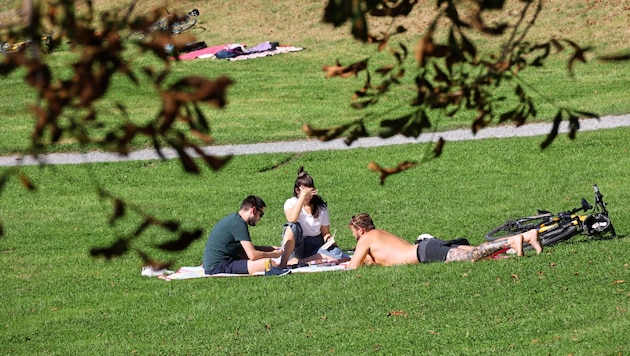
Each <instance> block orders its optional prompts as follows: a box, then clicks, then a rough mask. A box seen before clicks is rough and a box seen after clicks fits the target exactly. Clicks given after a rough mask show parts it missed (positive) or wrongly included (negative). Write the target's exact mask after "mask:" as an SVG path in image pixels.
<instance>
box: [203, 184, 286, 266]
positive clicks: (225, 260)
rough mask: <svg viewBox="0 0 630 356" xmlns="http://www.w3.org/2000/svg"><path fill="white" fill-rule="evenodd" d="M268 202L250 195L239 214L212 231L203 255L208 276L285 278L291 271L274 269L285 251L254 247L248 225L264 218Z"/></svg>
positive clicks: (235, 214) (218, 224)
mask: <svg viewBox="0 0 630 356" xmlns="http://www.w3.org/2000/svg"><path fill="white" fill-rule="evenodd" d="M265 206H266V205H265V202H264V201H263V200H262V199H261V198H259V197H257V196H253V195H250V196H248V197H247V198H245V199H244V200H243V202H242V203H241V208H240V210H239V211H238V212H236V213H232V214H229V215H228V216H226V217H225V218H223V219H222V220H221V221H219V222H218V223H217V224H216V225H215V227H214V228H213V229H212V232H210V236H209V237H208V241H207V242H206V247H205V249H204V252H203V269H204V272H205V273H206V274H217V273H234V274H255V273H258V272H263V271H264V272H265V275H275V276H279V275H284V274H287V273H289V270H286V269H280V268H278V267H275V266H272V261H271V259H272V258H276V257H280V256H281V255H282V250H280V249H279V248H277V247H273V246H254V244H253V243H252V240H251V238H250V236H249V226H256V223H257V222H258V221H260V219H262V217H263V215H265V212H264V209H265Z"/></svg>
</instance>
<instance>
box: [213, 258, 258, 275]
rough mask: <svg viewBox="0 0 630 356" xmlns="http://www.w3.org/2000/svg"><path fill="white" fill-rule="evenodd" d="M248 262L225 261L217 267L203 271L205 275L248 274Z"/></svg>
mask: <svg viewBox="0 0 630 356" xmlns="http://www.w3.org/2000/svg"><path fill="white" fill-rule="evenodd" d="M247 261H248V260H233V259H229V260H225V261H222V262H221V263H219V264H218V265H216V266H214V267H212V268H210V269H206V270H204V272H205V273H206V274H217V273H230V274H249V272H248V271H247Z"/></svg>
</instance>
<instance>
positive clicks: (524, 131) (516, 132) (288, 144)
mask: <svg viewBox="0 0 630 356" xmlns="http://www.w3.org/2000/svg"><path fill="white" fill-rule="evenodd" d="M628 126H630V114H627V115H620V116H604V117H601V118H599V119H584V120H580V131H592V130H601V129H611V128H615V127H628ZM550 131H551V123H535V124H527V125H523V126H521V127H518V128H517V127H514V126H501V127H492V128H486V129H483V130H481V131H479V132H478V133H477V134H476V135H473V134H472V132H471V130H470V129H461V130H452V131H444V132H438V133H423V134H422V135H420V137H419V138H417V139H414V138H406V137H402V136H395V137H391V138H388V139H381V138H378V137H369V138H362V139H359V140H358V141H355V142H354V143H353V144H352V145H351V146H346V144H344V143H343V140H342V139H338V140H332V141H328V142H321V141H318V140H301V141H283V142H269V143H256V144H247V145H225V146H208V147H206V148H204V151H205V152H207V153H208V154H212V155H217V156H225V155H230V154H233V155H247V154H259V153H283V152H311V151H326V150H349V149H355V148H360V147H377V146H387V145H400V144H409V143H422V142H434V141H437V140H438V139H439V138H440V137H443V138H444V139H445V140H446V141H463V140H481V139H487V138H507V137H525V136H540V135H546V134H548V133H549V132H550ZM560 132H561V133H566V132H568V123H567V122H563V123H562V125H561V127H560ZM163 154H164V156H165V157H166V158H167V159H173V158H177V152H175V150H172V149H164V150H163ZM191 155H192V153H191ZM193 156H194V155H193ZM155 159H160V157H159V156H158V155H157V154H156V153H155V151H154V150H151V149H147V150H140V151H135V152H132V153H130V154H129V155H128V156H121V155H118V154H117V153H106V152H90V153H54V154H48V155H41V156H40V160H41V162H40V161H38V160H36V159H34V158H33V157H31V156H15V155H14V156H2V157H0V166H20V165H36V164H39V163H42V162H45V163H47V164H82V163H95V162H119V161H139V160H155Z"/></svg>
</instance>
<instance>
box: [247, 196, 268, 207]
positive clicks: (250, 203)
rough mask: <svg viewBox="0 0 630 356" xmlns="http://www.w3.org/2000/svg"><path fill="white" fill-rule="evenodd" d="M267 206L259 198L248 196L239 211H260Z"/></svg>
mask: <svg viewBox="0 0 630 356" xmlns="http://www.w3.org/2000/svg"><path fill="white" fill-rule="evenodd" d="M266 206H267V204H265V202H264V201H263V200H262V199H261V198H260V197H257V196H255V195H250V196H248V197H247V198H245V199H243V202H242V203H241V210H243V209H250V208H258V209H261V210H262V208H264V207H266Z"/></svg>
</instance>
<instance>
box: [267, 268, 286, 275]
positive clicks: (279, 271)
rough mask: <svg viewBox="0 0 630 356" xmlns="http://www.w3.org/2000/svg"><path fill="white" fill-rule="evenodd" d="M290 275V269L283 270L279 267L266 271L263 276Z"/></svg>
mask: <svg viewBox="0 0 630 356" xmlns="http://www.w3.org/2000/svg"><path fill="white" fill-rule="evenodd" d="M289 273H291V270H290V269H288V268H287V269H283V268H280V267H276V266H272V267H271V268H269V269H268V270H266V271H265V276H284V275H286V274H289Z"/></svg>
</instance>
